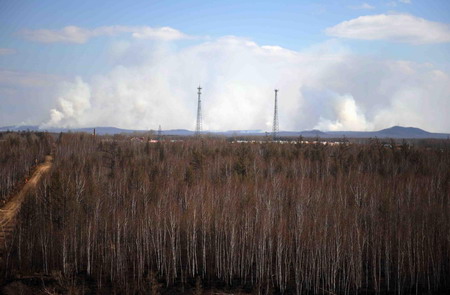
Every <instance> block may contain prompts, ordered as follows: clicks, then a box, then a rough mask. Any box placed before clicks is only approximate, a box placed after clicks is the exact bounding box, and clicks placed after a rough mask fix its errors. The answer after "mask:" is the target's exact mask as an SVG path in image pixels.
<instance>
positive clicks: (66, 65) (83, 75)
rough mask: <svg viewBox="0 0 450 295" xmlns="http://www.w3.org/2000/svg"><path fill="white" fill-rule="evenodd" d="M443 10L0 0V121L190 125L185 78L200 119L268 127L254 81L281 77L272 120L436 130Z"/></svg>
mask: <svg viewBox="0 0 450 295" xmlns="http://www.w3.org/2000/svg"><path fill="white" fill-rule="evenodd" d="M449 12H450V1H445V0H443V1H433V0H431V1H420V0H410V1H408V0H402V1H399V0H397V1H369V0H368V1H325V0H323V1H87V2H86V3H80V1H28V2H24V1H1V2H0V106H1V108H0V125H14V124H42V125H43V126H50V125H64V126H69V127H71V126H72V127H76V126H86V125H90V124H95V125H115V126H117V127H125V128H153V129H155V127H156V126H158V125H159V124H162V125H163V126H167V127H168V128H169V127H170V128H186V129H192V128H193V126H191V125H192V121H193V120H195V95H192V93H190V91H191V90H192V89H191V88H193V89H194V90H193V91H191V92H193V94H195V87H191V88H189V87H190V83H191V80H196V81H195V82H194V81H192V83H193V84H196V83H197V82H201V83H202V84H205V85H206V86H207V87H208V86H209V87H210V88H209V89H208V88H206V89H205V90H204V92H205V95H206V96H207V97H208V95H209V96H210V100H209V103H210V105H208V102H206V106H207V107H209V108H210V109H209V110H210V113H209V115H208V110H205V112H206V115H205V120H206V122H205V125H206V126H207V127H209V128H210V129H222V130H224V129H234V128H239V129H262V130H270V129H271V128H270V126H269V125H270V121H271V120H270V113H271V112H270V105H271V103H272V101H271V99H270V95H271V93H269V94H268V97H267V98H266V97H265V94H264V93H265V92H268V89H272V88H273V87H274V86H280V85H275V84H281V85H282V86H284V87H285V88H287V89H286V92H285V93H286V94H285V95H286V97H285V105H284V110H283V108H282V107H280V111H281V112H282V115H284V116H283V117H282V118H283V119H281V120H280V121H281V122H280V128H281V129H290V130H294V129H297V130H299V129H311V128H321V129H329V130H339V129H352V130H355V129H365V130H372V129H378V128H383V127H389V125H391V124H393V123H399V124H403V125H414V126H418V127H422V128H425V129H428V130H431V131H440V132H450V121H449V120H448V119H447V118H446V117H447V115H446V114H445V113H444V111H445V112H446V113H447V112H448V110H449V97H450V93H448V92H449V88H448V87H446V85H445V84H446V83H447V82H448V73H449V69H450V62H449V60H450V59H449V57H450V37H449V36H450V29H449V23H450V13H449ZM67 27H73V28H72V29H68V30H65V29H64V28H67ZM164 27H167V28H169V29H170V30H162V31H161V28H164ZM231 36H233V37H231ZM246 42H252V43H253V44H254V45H251V44H249V43H246ZM266 46H273V48H275V47H276V48H279V49H280V50H279V51H277V52H276V53H275V52H274V51H273V48H272V47H266ZM175 61H176V62H177V63H178V64H179V65H183V68H182V69H180V68H179V67H178V66H177V63H176V62H175ZM367 67H369V68H367ZM262 69H265V70H267V72H268V73H267V74H263V73H262V72H261V70H262ZM166 71H167V72H166ZM345 71H347V72H348V75H347V76H350V75H354V77H353V80H351V81H350V80H349V81H344V80H343V78H342V77H341V74H342V73H343V74H344V76H345V73H347V72H345ZM269 72H270V73H271V74H269ZM242 73H246V75H245V76H242V75H243V74H242ZM389 75H391V76H389ZM239 76H240V80H238V79H237V78H236V77H239ZM130 77H133V78H130ZM311 77H312V78H311ZM146 79H150V80H151V82H149V81H148V80H146ZM359 79H360V80H359ZM372 79H373V80H372ZM136 81H140V82H136ZM184 81H186V82H184ZM270 81H273V83H272V84H270ZM393 81H396V82H395V83H393ZM188 82H189V83H188ZM391 82H392V83H391ZM140 83H141V84H140ZM152 83H154V84H152ZM352 83H353V84H352ZM361 83H362V84H361ZM364 83H365V84H364ZM430 83H436V85H435V86H434V87H431V88H430ZM266 84H270V85H266ZM355 84H358V85H355ZM391 84H392V85H391ZM117 85H122V86H121V87H122V88H121V89H117ZM149 85H151V87H150V86H149ZM226 85H228V86H226ZM361 85H367V87H366V88H361V87H362V86H361ZM232 86H233V87H232ZM368 87H371V88H368ZM123 89H126V91H123ZM151 89H155V91H153V92H152V90H151ZM412 89H414V91H413V90H412ZM208 90H209V92H208ZM282 90H283V89H282ZM263 91H265V92H263ZM80 93H81V94H80ZM372 93H374V94H372ZM282 94H283V91H281V92H280V95H281V102H283V100H282V99H283V96H282ZM375 94H376V95H375ZM80 95H81V96H82V95H85V96H86V97H81V96H80ZM371 95H373V97H370V96H371ZM191 96H192V97H193V98H194V103H193V102H192V101H191ZM288 96H289V97H288ZM380 96H382V97H380ZM131 97H132V98H131ZM262 97H264V99H263V98H262ZM430 97H432V98H431V100H430ZM436 97H437V98H436ZM147 98H148V99H147ZM116 100H117V101H116ZM224 100H228V101H227V102H224ZM232 101H236V103H237V102H239V103H240V106H239V107H235V106H233V104H232V103H231V102H232ZM409 101H410V102H412V103H410V105H402V104H404V103H405V102H409ZM127 103H129V104H127ZM111 105H117V106H120V108H119V109H118V108H114V107H111ZM174 105H176V107H173V106H174ZM430 105H432V106H433V105H434V106H435V107H430ZM156 106H158V108H157V107H156ZM142 108H145V110H142ZM265 109H269V111H266V110H265ZM136 110H137V111H136ZM175 110H176V111H177V112H176V114H181V115H180V116H177V117H182V118H177V119H176V120H174V119H173V118H172V119H168V117H170V116H173V113H174V112H175ZM118 111H120V112H122V113H123V118H121V119H117V118H116V117H117V116H114V114H116V113H117V112H118ZM307 111H308V114H314V116H310V115H305V112H307ZM424 111H425V113H422V112H424ZM99 112H100V113H101V114H102V115H101V116H97V115H94V114H98V113H99ZM161 113H162V114H161ZM430 114H436V115H435V116H434V117H436V120H435V121H432V122H430V121H429V120H426V119H424V118H421V117H423V116H427V115H428V116H429V115H430ZM396 115H398V116H397V117H395V116H396ZM298 117H302V118H304V119H299V118H298ZM208 120H209V121H210V122H208ZM237 122H241V123H240V124H238V123H237Z"/></svg>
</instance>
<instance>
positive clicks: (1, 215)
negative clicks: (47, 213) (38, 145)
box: [0, 156, 53, 262]
mask: <svg viewBox="0 0 450 295" xmlns="http://www.w3.org/2000/svg"><path fill="white" fill-rule="evenodd" d="M52 160H53V158H52V156H46V157H45V162H44V163H42V164H40V165H38V166H37V168H36V170H35V171H34V173H33V175H32V176H31V178H30V179H29V180H28V182H27V183H26V184H25V185H24V186H23V188H22V189H21V190H20V192H19V193H18V194H17V195H15V196H13V197H12V198H11V199H9V201H8V202H7V203H6V204H5V205H4V206H3V207H1V208H0V262H1V258H2V256H3V254H4V251H5V249H6V246H7V243H8V239H9V237H11V235H12V232H13V230H14V227H15V225H16V216H17V214H18V213H19V210H20V207H21V206H22V203H23V201H24V199H25V197H26V195H27V193H28V192H29V191H30V190H32V189H34V188H35V187H36V184H38V182H39V180H40V179H41V176H42V175H43V174H44V173H46V172H47V171H48V170H49V169H50V167H51V166H52Z"/></svg>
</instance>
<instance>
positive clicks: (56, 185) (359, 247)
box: [0, 133, 450, 294]
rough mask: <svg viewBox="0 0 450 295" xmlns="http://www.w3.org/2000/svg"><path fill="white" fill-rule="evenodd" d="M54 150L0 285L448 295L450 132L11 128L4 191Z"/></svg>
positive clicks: (3, 148) (0, 145)
mask: <svg viewBox="0 0 450 295" xmlns="http://www.w3.org/2000/svg"><path fill="white" fill-rule="evenodd" d="M52 146H53V151H52V153H53V157H54V160H53V167H52V168H51V171H50V173H48V174H46V175H45V176H44V178H43V179H42V181H41V182H40V184H39V185H38V187H37V189H36V190H35V191H34V192H32V193H30V194H29V195H28V197H27V198H26V200H25V203H24V204H23V206H22V209H21V212H20V216H19V218H18V224H17V226H16V230H15V232H14V236H13V240H12V242H11V243H10V244H9V245H8V247H9V248H8V253H9V254H8V257H7V259H6V261H5V263H4V265H3V266H2V267H4V271H3V273H2V276H3V278H2V280H3V282H8V280H9V281H11V280H12V279H13V278H14V277H17V276H18V274H20V275H21V276H25V275H31V274H41V275H45V276H51V277H53V278H54V279H55V280H57V282H58V284H54V285H53V287H52V288H50V287H48V288H47V289H46V292H47V294H108V293H110V294H226V293H233V294H247V293H249V294H250V293H251V294H422V293H427V294H430V293H432V294H436V293H441V294H444V293H446V292H448V291H449V290H450V279H449V275H450V214H449V213H450V202H449V197H450V142H449V140H442V141H438V142H432V144H430V145H427V146H425V145H411V144H407V143H406V142H404V143H403V144H389V145H386V144H383V143H382V142H381V141H380V140H378V139H370V140H367V141H366V142H365V143H358V144H356V143H342V144H339V145H333V146H331V145H327V144H321V143H316V144H305V143H302V142H301V141H300V140H298V142H296V143H290V144H279V143H276V142H270V141H268V142H265V143H236V142H231V141H230V140H227V139H226V138H209V137H202V138H185V139H184V140H182V141H181V140H180V141H176V142H172V141H169V140H162V141H159V142H155V143H151V142H149V141H147V140H145V141H144V142H134V141H131V140H130V137H127V136H92V135H89V134H83V133H66V134H59V135H53V136H50V135H48V134H44V133H42V134H39V133H26V134H14V133H9V134H3V135H1V137H0V161H1V166H0V176H1V177H0V193H1V195H0V198H3V199H4V200H6V199H7V196H8V195H9V194H12V193H13V192H14V190H15V189H17V187H18V186H20V181H21V179H23V178H24V175H26V174H27V173H29V170H30V169H31V168H32V166H33V165H34V163H35V161H36V159H37V161H42V159H43V157H44V156H45V154H48V153H50V152H51V150H52ZM51 292H53V293H51ZM102 292H104V293H102ZM208 292H209V293H208Z"/></svg>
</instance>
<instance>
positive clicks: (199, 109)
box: [195, 85, 202, 136]
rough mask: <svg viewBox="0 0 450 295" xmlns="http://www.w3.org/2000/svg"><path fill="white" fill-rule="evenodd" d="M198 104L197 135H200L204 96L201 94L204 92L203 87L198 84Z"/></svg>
mask: <svg viewBox="0 0 450 295" xmlns="http://www.w3.org/2000/svg"><path fill="white" fill-rule="evenodd" d="M197 89H198V92H197V94H198V106H197V125H196V127H195V134H196V135H197V136H199V135H200V133H201V132H202V98H201V94H202V91H201V90H202V88H201V87H200V85H199V86H198V88H197Z"/></svg>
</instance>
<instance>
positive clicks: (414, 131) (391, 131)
mask: <svg viewBox="0 0 450 295" xmlns="http://www.w3.org/2000/svg"><path fill="white" fill-rule="evenodd" d="M94 129H95V132H96V134H99V135H107V134H108V135H113V134H130V133H145V132H149V131H148V130H132V129H121V128H116V127H92V128H73V129H70V128H47V129H41V128H39V126H33V125H27V126H5V127H0V132H2V131H3V132H4V131H48V132H54V133H59V132H86V133H93V131H94ZM152 131H153V132H154V133H157V132H158V131H157V130H152ZM203 133H205V134H215V135H222V136H242V135H245V136H265V135H266V134H269V135H270V134H271V133H270V132H264V131H261V130H228V131H204V132H203ZM162 134H163V135H177V136H191V135H194V134H195V132H194V131H191V130H186V129H172V130H163V131H162ZM278 136H282V137H298V136H303V137H320V138H338V137H344V136H345V137H348V138H375V137H377V138H396V139H401V138H441V139H445V138H450V134H448V133H432V132H427V131H425V130H422V129H420V128H415V127H401V126H393V127H391V128H387V129H382V130H379V131H326V132H323V131H320V130H305V131H280V132H279V133H278Z"/></svg>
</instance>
